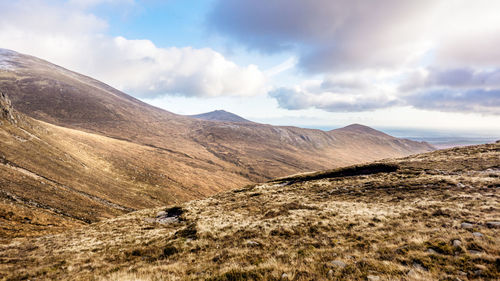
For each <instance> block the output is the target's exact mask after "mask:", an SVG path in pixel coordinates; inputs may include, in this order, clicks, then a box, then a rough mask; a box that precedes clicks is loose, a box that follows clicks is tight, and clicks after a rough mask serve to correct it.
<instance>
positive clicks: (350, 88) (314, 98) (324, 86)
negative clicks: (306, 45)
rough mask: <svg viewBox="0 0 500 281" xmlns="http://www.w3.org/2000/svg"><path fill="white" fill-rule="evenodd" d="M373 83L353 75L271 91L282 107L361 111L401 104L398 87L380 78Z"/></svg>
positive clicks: (270, 93) (305, 82)
mask: <svg viewBox="0 0 500 281" xmlns="http://www.w3.org/2000/svg"><path fill="white" fill-rule="evenodd" d="M379 82H380V83H377V84H375V85H372V84H371V83H369V82H368V81H366V80H363V79H359V80H357V79H353V78H352V77H350V75H349V74H344V75H343V76H338V77H337V76H335V77H329V78H327V79H325V80H309V81H304V82H302V84H301V85H298V86H295V87H280V88H276V89H274V90H272V91H270V92H269V93H268V94H269V96H270V97H272V98H274V99H276V101H277V102H278V105H279V106H280V107H281V108H285V109H290V110H299V109H308V108H318V109H322V110H325V111H330V112H361V111H370V110H375V109H380V108H387V107H391V106H395V105H398V104H399V103H400V100H399V99H398V98H397V97H396V96H394V94H393V93H394V87H391V85H389V84H387V83H385V82H383V81H382V80H380V81H379Z"/></svg>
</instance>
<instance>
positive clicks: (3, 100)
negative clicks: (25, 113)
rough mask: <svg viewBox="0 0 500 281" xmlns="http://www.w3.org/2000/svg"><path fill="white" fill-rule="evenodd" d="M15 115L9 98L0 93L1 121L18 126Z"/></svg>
mask: <svg viewBox="0 0 500 281" xmlns="http://www.w3.org/2000/svg"><path fill="white" fill-rule="evenodd" d="M15 115H16V114H15V113H14V110H13V108H12V104H11V102H10V99H9V97H7V95H6V94H4V93H2V92H0V119H4V120H7V121H8V122H9V123H11V124H16V123H17V120H16V116H15Z"/></svg>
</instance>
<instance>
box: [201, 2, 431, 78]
mask: <svg viewBox="0 0 500 281" xmlns="http://www.w3.org/2000/svg"><path fill="white" fill-rule="evenodd" d="M435 3H436V1H427V0H424V1H399V0H382V1H361V0H316V1H301V0H273V1H266V2H265V3H259V4H258V5H256V4H255V1H232V0H219V1H217V4H216V6H215V8H214V10H213V12H212V14H211V15H210V17H209V22H210V24H211V27H212V28H213V29H215V30H217V31H218V32H220V33H222V34H226V35H228V36H230V37H232V38H234V39H236V40H237V41H238V42H241V43H243V44H245V45H247V46H248V47H250V48H254V49H258V50H261V51H264V52H271V53H272V52H279V51H283V50H294V51H297V52H299V54H300V65H301V66H302V67H303V68H304V69H306V70H308V71H311V72H331V71H336V70H347V69H349V70H350V69H360V68H365V67H394V66H397V65H400V64H403V63H405V62H406V61H407V60H408V59H411V58H412V55H414V54H417V53H421V52H422V51H424V50H425V48H427V46H428V44H427V42H426V38H425V34H426V32H427V30H428V28H429V27H430V26H429V25H430V23H428V21H426V18H427V17H428V15H429V12H430V11H431V9H432V8H433V7H435V6H436V4H435Z"/></svg>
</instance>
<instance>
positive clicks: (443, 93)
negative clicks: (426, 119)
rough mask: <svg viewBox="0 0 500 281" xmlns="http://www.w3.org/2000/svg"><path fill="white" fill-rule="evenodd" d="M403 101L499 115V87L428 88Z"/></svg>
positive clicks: (423, 107)
mask: <svg viewBox="0 0 500 281" xmlns="http://www.w3.org/2000/svg"><path fill="white" fill-rule="evenodd" d="M405 101H406V102H407V103H408V104H411V105H412V106H414V107H416V108H420V109H428V110H438V111H449V112H480V113H483V114H492V115H500V89H493V90H483V89H472V90H449V89H441V90H429V91H424V92H416V93H412V94H410V95H408V96H406V97H405Z"/></svg>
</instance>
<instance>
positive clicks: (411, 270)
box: [406, 269, 418, 278]
mask: <svg viewBox="0 0 500 281" xmlns="http://www.w3.org/2000/svg"><path fill="white" fill-rule="evenodd" d="M406 275H408V276H409V277H412V278H416V277H417V276H418V273H417V271H415V270H414V269H410V271H408V273H406Z"/></svg>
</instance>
